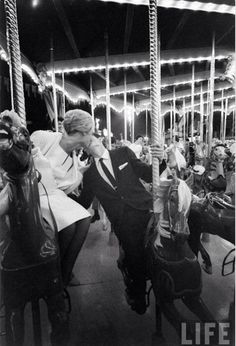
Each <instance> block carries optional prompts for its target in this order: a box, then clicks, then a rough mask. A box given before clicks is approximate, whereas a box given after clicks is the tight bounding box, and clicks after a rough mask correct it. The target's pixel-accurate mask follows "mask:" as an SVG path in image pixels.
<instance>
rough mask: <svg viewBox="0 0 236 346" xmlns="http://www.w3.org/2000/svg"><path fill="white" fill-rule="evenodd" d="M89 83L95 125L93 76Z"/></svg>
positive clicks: (90, 77)
mask: <svg viewBox="0 0 236 346" xmlns="http://www.w3.org/2000/svg"><path fill="white" fill-rule="evenodd" d="M89 83H90V103H91V114H92V118H93V123H94V121H95V119H94V100H93V81H92V76H91V75H90V76H89Z"/></svg>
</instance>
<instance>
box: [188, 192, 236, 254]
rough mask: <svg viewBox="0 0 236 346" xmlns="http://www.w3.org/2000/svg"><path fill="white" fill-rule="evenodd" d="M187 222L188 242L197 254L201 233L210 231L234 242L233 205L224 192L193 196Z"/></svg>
mask: <svg viewBox="0 0 236 346" xmlns="http://www.w3.org/2000/svg"><path fill="white" fill-rule="evenodd" d="M188 224H189V229H190V237H189V243H190V246H191V248H192V249H193V251H194V252H195V253H196V254H197V253H198V250H199V246H200V237H201V234H202V233H210V234H214V235H218V236H219V237H221V238H223V239H225V240H227V241H229V242H230V243H232V244H235V205H234V204H232V200H231V198H230V197H229V196H228V195H226V194H224V193H221V194H220V193H216V192H210V193H208V194H207V195H206V196H205V197H204V198H195V199H194V200H193V202H192V204H191V208H190V213H189V218H188Z"/></svg>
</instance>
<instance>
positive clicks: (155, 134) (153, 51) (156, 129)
mask: <svg viewBox="0 0 236 346" xmlns="http://www.w3.org/2000/svg"><path fill="white" fill-rule="evenodd" d="M158 25H159V23H158V12H157V0H150V1H149V33H150V35H149V37H150V39H149V40H150V84H151V91H150V100H151V124H152V128H151V130H152V144H159V145H162V144H163V143H162V142H161V134H160V130H161V129H160V117H161V64H160V33H159V30H158ZM152 184H153V189H152V190H153V203H154V201H155V199H156V195H157V188H158V185H159V160H158V159H157V158H155V157H154V158H153V160H152Z"/></svg>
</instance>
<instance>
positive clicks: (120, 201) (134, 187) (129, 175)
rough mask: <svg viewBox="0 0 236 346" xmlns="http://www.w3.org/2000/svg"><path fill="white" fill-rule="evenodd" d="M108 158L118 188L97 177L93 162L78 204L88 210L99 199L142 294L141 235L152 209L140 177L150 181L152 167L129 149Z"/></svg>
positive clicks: (163, 167)
mask: <svg viewBox="0 0 236 346" xmlns="http://www.w3.org/2000/svg"><path fill="white" fill-rule="evenodd" d="M110 157H111V162H112V166H113V170H114V174H115V178H116V182H117V188H116V189H113V188H112V187H111V186H110V185H109V184H108V183H107V182H106V181H105V180H104V179H103V178H102V177H101V176H100V174H99V172H98V170H97V167H96V164H95V163H94V162H93V163H92V165H91V166H90V168H89V169H88V170H87V171H86V172H85V174H84V179H83V189H82V193H81V195H80V198H79V200H78V202H79V203H80V204H82V205H83V206H84V207H86V208H88V207H89V206H90V204H91V202H92V200H93V198H94V196H96V197H97V198H98V200H99V201H100V203H101V204H102V206H103V208H104V210H105V212H106V214H107V216H108V218H109V220H110V221H111V224H112V226H113V228H114V231H115V234H116V236H117V238H118V239H119V241H120V243H121V245H122V247H123V249H124V251H125V264H126V266H127V269H128V272H129V274H130V276H131V277H132V279H133V281H134V289H135V292H136V294H139V293H144V291H145V287H146V280H145V275H146V274H145V252H144V234H145V229H146V226H147V223H148V221H149V217H150V212H149V211H150V209H151V208H152V196H151V194H150V193H148V192H147V191H146V190H145V188H144V186H143V184H142V183H141V182H140V180H139V178H141V179H143V180H144V181H146V182H151V180H152V167H151V166H148V165H146V164H145V163H143V162H142V161H140V160H139V159H137V158H136V156H135V154H134V153H133V152H132V151H131V150H130V149H129V148H128V147H122V148H119V149H115V150H112V151H110ZM164 169H165V164H164V163H162V164H161V165H160V171H161V172H162V171H163V170H164Z"/></svg>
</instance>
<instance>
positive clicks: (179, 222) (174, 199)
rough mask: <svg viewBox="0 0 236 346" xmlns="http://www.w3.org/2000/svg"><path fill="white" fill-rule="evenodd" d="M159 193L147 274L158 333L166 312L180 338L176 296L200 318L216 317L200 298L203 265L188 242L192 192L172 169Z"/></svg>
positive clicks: (148, 247)
mask: <svg viewBox="0 0 236 346" xmlns="http://www.w3.org/2000/svg"><path fill="white" fill-rule="evenodd" d="M172 171H173V170H172ZM157 195H158V199H157V210H156V212H157V214H156V212H155V214H154V216H153V218H152V219H151V220H150V222H149V226H148V228H147V235H148V236H147V242H146V253H147V269H148V275H149V278H150V280H151V283H152V287H153V291H154V295H155V298H156V307H157V329H158V330H157V332H158V334H160V335H161V314H162V313H163V315H164V316H165V317H166V318H167V320H168V321H169V322H170V323H171V324H172V325H173V327H174V328H175V329H176V331H177V333H178V335H179V336H180V337H181V323H182V322H184V321H186V319H185V318H184V317H183V316H182V315H181V314H180V312H179V311H178V310H177V308H176V307H175V304H174V301H175V300H176V299H182V301H183V303H184V304H185V305H186V306H187V307H188V308H189V309H190V310H191V311H192V312H193V313H194V314H195V315H196V316H197V317H198V318H199V319H200V320H201V321H204V322H209V321H214V318H213V316H212V315H211V313H210V312H209V310H208V308H207V307H206V305H205V304H204V303H203V301H202V299H201V290H202V278H201V267H200V265H199V262H198V260H197V257H196V255H195V254H194V253H193V251H192V250H191V248H190V246H189V244H188V241H187V240H188V236H189V228H188V222H187V218H188V212H189V209H190V204H191V192H190V190H189V188H188V186H187V185H186V183H185V182H184V181H183V180H181V179H178V178H177V177H176V176H175V173H174V172H172V176H168V178H167V179H166V180H164V181H162V180H161V182H160V185H159V187H158V193H157ZM156 215H158V217H156Z"/></svg>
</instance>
